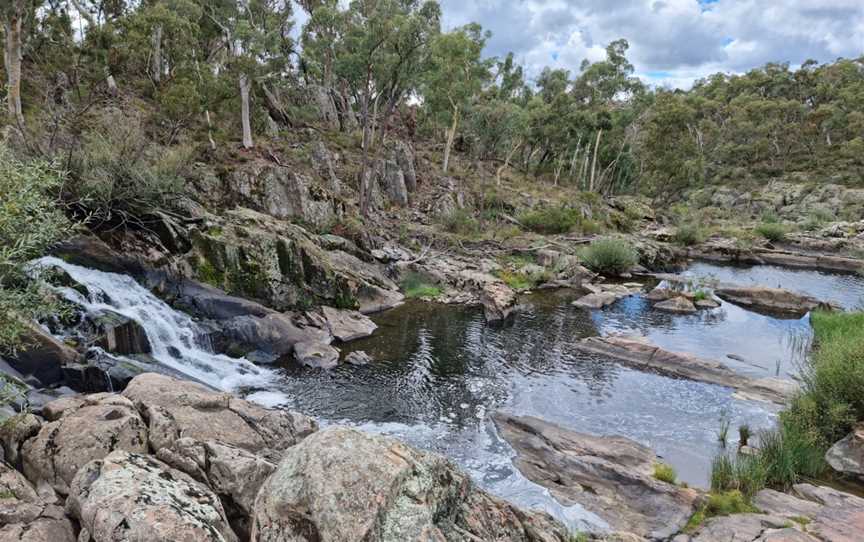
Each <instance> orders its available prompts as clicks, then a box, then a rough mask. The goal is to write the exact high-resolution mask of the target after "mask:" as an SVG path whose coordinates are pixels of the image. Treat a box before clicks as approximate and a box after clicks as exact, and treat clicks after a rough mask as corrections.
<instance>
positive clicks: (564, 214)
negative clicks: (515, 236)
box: [519, 207, 582, 234]
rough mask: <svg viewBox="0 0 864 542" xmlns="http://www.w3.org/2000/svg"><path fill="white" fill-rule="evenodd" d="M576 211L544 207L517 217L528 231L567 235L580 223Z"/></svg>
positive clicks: (578, 214)
mask: <svg viewBox="0 0 864 542" xmlns="http://www.w3.org/2000/svg"><path fill="white" fill-rule="evenodd" d="M581 218H582V215H581V214H580V213H579V211H578V210H577V209H570V208H567V207H546V208H543V209H538V210H534V211H529V212H526V213H523V214H520V215H519V222H520V223H521V224H522V225H523V226H524V227H525V228H527V229H528V230H530V231H533V232H535V233H542V234H557V233H567V232H569V231H571V230H572V229H573V228H575V227H576V226H577V225H578V224H579V223H580V222H581Z"/></svg>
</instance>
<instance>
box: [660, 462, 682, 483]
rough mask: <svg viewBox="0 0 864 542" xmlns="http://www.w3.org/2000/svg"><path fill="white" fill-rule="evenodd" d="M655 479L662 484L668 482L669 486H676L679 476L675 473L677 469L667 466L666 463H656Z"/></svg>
mask: <svg viewBox="0 0 864 542" xmlns="http://www.w3.org/2000/svg"><path fill="white" fill-rule="evenodd" d="M654 478H656V479H658V480H660V481H661V482H666V483H667V484H674V483H675V480H676V479H677V478H678V475H677V474H676V473H675V469H674V468H672V466H671V465H667V464H666V463H656V464H655V465H654Z"/></svg>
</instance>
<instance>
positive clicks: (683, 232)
mask: <svg viewBox="0 0 864 542" xmlns="http://www.w3.org/2000/svg"><path fill="white" fill-rule="evenodd" d="M704 240H705V232H703V231H702V228H700V227H699V226H697V225H695V224H682V225H681V226H678V228H677V229H676V230H675V233H674V234H673V235H672V241H673V242H674V243H676V244H679V245H681V246H685V247H689V246H693V245H698V244H699V243H701V242H702V241H704Z"/></svg>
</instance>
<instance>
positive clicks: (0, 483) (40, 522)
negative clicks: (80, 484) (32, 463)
mask: <svg viewBox="0 0 864 542" xmlns="http://www.w3.org/2000/svg"><path fill="white" fill-rule="evenodd" d="M75 540H76V537H75V529H74V527H73V525H72V522H71V521H69V518H67V517H66V516H65V514H64V513H63V508H61V507H59V506H57V505H55V504H53V503H50V502H46V501H45V500H44V499H43V498H42V497H40V496H39V494H38V493H37V492H36V490H35V489H34V488H33V486H31V485H30V482H28V481H27V480H26V479H25V478H24V476H22V475H21V473H19V472H18V471H16V470H15V469H13V468H11V467H9V466H8V465H7V464H5V463H3V462H0V542H75Z"/></svg>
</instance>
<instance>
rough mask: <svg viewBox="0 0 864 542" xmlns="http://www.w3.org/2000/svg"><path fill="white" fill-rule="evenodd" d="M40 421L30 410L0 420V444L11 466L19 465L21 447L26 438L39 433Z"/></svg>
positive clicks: (17, 466) (18, 466)
mask: <svg viewBox="0 0 864 542" xmlns="http://www.w3.org/2000/svg"><path fill="white" fill-rule="evenodd" d="M41 428H42V422H41V420H40V419H39V418H37V417H36V416H34V415H33V414H32V413H30V412H22V413H20V414H16V415H14V416H9V417H8V418H6V419H5V420H3V421H2V422H0V445H2V447H3V456H4V459H5V461H6V462H7V463H9V464H10V465H12V466H13V467H16V468H20V467H21V447H22V446H23V445H24V443H25V442H26V441H27V439H29V438H31V437H33V436H35V435H36V434H37V433H39V429H41Z"/></svg>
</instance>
